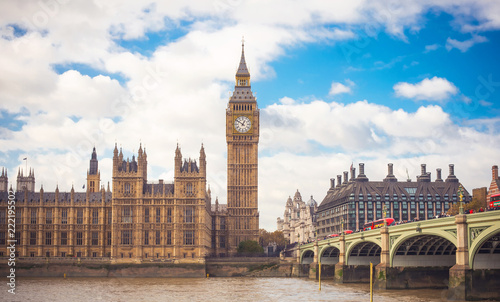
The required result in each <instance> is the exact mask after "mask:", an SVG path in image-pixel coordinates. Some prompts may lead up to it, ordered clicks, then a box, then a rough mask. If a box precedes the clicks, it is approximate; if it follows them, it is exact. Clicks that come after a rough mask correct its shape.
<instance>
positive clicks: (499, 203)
mask: <svg viewBox="0 0 500 302" xmlns="http://www.w3.org/2000/svg"><path fill="white" fill-rule="evenodd" d="M493 208H494V209H498V208H500V193H498V194H495V195H491V196H490V209H493Z"/></svg>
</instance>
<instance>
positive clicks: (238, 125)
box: [234, 116, 252, 133]
mask: <svg viewBox="0 0 500 302" xmlns="http://www.w3.org/2000/svg"><path fill="white" fill-rule="evenodd" d="M250 127H252V122H251V121H250V119H249V118H248V117H246V116H240V117H238V118H237V119H235V120H234V128H235V129H236V131H238V132H240V133H245V132H248V130H250Z"/></svg>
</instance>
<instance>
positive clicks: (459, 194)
mask: <svg viewBox="0 0 500 302" xmlns="http://www.w3.org/2000/svg"><path fill="white" fill-rule="evenodd" d="M457 193H458V196H460V208H459V209H458V212H459V213H460V214H463V213H464V206H463V204H462V199H463V196H464V187H462V184H460V185H459V186H458V192H457Z"/></svg>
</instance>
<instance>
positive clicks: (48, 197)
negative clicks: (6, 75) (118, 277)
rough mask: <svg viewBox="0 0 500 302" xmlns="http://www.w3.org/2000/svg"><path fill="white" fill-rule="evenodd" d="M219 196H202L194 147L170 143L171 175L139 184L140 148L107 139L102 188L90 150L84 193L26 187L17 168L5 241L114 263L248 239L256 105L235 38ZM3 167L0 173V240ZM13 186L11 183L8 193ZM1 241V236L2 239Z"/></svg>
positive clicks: (224, 249)
mask: <svg viewBox="0 0 500 302" xmlns="http://www.w3.org/2000/svg"><path fill="white" fill-rule="evenodd" d="M226 140H227V148H228V151H227V157H228V158H227V164H228V166H227V169H228V184H227V192H228V194H227V196H228V197H227V198H228V200H227V204H219V203H218V200H216V202H215V205H213V204H211V196H210V189H209V188H208V189H207V180H206V179H207V170H206V166H207V162H206V156H205V151H204V148H203V146H202V147H201V150H200V156H199V161H198V162H196V161H193V160H183V159H182V154H181V150H180V148H179V146H177V148H176V150H175V159H174V160H175V168H174V169H175V170H174V180H173V183H164V182H163V180H159V181H158V182H156V183H150V182H148V178H147V154H146V150H143V149H142V146H140V147H139V150H138V153H137V157H135V155H134V156H132V159H131V160H130V159H127V160H125V159H124V156H123V152H122V150H121V149H120V151H118V148H117V146H116V144H115V148H114V153H113V179H112V192H111V190H110V187H109V184H108V188H107V190H105V189H104V186H101V184H100V173H99V170H98V160H97V153H96V151H95V148H94V150H93V152H92V155H91V159H90V166H89V170H88V172H87V188H86V192H75V190H74V188H72V189H71V192H59V188H58V187H56V190H55V192H50V193H47V192H44V190H43V187H42V188H41V189H40V192H35V191H34V188H35V175H34V171H32V170H30V171H29V173H28V172H27V175H26V176H23V172H22V171H19V172H18V179H17V192H15V193H14V194H15V202H16V204H15V206H16V208H15V222H16V230H15V240H17V246H16V247H17V252H16V253H17V256H18V257H54V256H56V257H68V256H75V257H109V258H110V259H111V260H112V261H114V262H141V261H154V260H174V261H180V262H198V261H203V260H204V259H205V257H207V256H210V255H217V256H224V255H230V254H234V253H236V251H237V247H238V245H239V243H240V242H241V241H244V240H255V241H258V234H259V212H258V200H257V192H258V190H257V187H258V175H257V172H258V153H257V150H258V142H259V109H258V107H257V101H256V98H255V97H254V96H253V93H252V90H251V86H250V73H249V71H248V68H247V66H246V62H245V55H244V48H243V45H242V54H241V60H240V64H239V67H238V70H237V72H236V84H235V89H234V92H233V95H232V96H231V97H230V100H229V102H228V107H227V109H226ZM7 188H8V177H7V171H5V170H2V175H1V176H0V246H5V245H6V244H7V237H6V236H7V235H8V232H7V220H8V218H9V217H8V215H9V212H8V209H7V206H8V200H9V192H8V191H12V187H11V189H10V190H8V189H7ZM12 192H13V191H12ZM9 239H10V238H9ZM5 251H6V249H5V248H3V249H0V256H5V254H4V253H5Z"/></svg>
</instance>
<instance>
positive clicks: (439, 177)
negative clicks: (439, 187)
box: [436, 168, 443, 181]
mask: <svg viewBox="0 0 500 302" xmlns="http://www.w3.org/2000/svg"><path fill="white" fill-rule="evenodd" d="M436 181H443V180H442V179H441V169H440V168H437V169H436Z"/></svg>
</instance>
